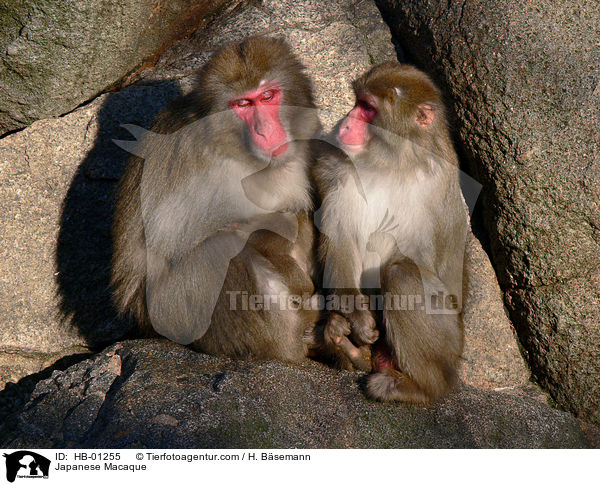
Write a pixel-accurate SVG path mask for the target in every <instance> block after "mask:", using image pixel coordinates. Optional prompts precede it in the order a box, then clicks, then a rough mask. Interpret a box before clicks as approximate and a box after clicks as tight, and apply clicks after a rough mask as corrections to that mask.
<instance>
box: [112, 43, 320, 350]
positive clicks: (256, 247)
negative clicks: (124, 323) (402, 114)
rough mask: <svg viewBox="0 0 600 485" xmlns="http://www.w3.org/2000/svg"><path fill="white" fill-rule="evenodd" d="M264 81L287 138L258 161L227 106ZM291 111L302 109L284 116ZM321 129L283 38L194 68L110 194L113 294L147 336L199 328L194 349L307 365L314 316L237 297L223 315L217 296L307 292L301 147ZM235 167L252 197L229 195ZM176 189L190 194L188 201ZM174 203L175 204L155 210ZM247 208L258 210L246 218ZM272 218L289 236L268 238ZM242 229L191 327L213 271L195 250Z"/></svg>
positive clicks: (309, 229)
mask: <svg viewBox="0 0 600 485" xmlns="http://www.w3.org/2000/svg"><path fill="white" fill-rule="evenodd" d="M264 80H267V81H269V82H274V83H276V85H277V86H279V87H280V88H281V92H282V96H283V98H282V102H281V113H280V116H281V123H282V125H283V129H284V130H285V132H286V133H287V136H288V137H289V140H290V143H289V148H288V149H287V152H285V154H284V155H283V156H281V157H279V159H277V160H270V159H268V158H265V157H261V156H260V154H257V151H256V147H254V146H252V142H251V141H249V137H248V130H249V129H252V127H249V126H246V124H245V122H244V121H242V120H241V119H240V118H239V117H237V116H236V115H235V113H232V111H233V110H232V109H231V108H230V106H231V103H232V100H235V99H236V97H239V96H244V93H251V92H253V90H256V89H257V88H258V87H259V85H261V86H262V84H260V83H261V81H264ZM290 106H291V107H297V108H301V109H300V110H299V111H293V112H292V113H293V114H289V113H288V112H287V111H286V108H287V107H290ZM302 108H304V109H302ZM319 129H320V124H319V121H318V117H317V115H316V111H315V105H314V102H313V96H312V88H311V82H310V79H309V78H308V77H307V76H306V75H305V74H304V67H303V66H302V65H301V64H300V62H299V61H298V60H297V59H296V57H295V56H294V55H293V53H292V52H291V49H290V48H289V46H288V45H287V44H286V43H285V42H284V41H282V40H279V39H272V38H266V37H253V38H249V39H247V40H245V41H244V42H241V43H234V44H230V45H227V46H225V47H224V48H222V49H221V50H220V51H219V52H217V53H216V54H215V55H214V56H213V57H212V59H211V60H210V61H209V62H208V63H207V64H206V65H205V66H204V67H203V68H202V69H201V70H200V71H199V73H198V76H197V86H196V88H195V89H194V90H193V91H192V92H191V93H190V94H188V95H186V96H184V97H182V98H180V99H179V100H177V101H176V102H175V103H174V104H173V105H172V106H171V107H170V108H169V109H167V110H166V112H164V113H163V114H162V115H161V116H160V117H159V120H158V122H157V124H156V126H155V128H153V131H154V132H156V133H161V134H165V135H168V136H162V137H161V136H150V137H148V139H146V140H145V141H144V142H143V143H145V145H146V148H145V153H149V156H147V157H145V158H144V159H142V158H140V157H136V156H134V157H132V158H131V160H130V163H129V166H128V167H127V170H126V173H125V175H124V177H123V179H122V181H121V183H120V186H119V190H118V196H117V202H116V213H115V222H114V231H113V234H114V258H113V268H112V283H113V287H114V299H115V302H116V304H117V306H118V308H119V310H120V311H121V312H122V313H124V314H130V315H131V316H132V317H133V318H134V319H135V320H136V321H137V323H138V326H139V329H140V333H141V334H144V335H155V332H154V327H153V323H157V322H160V323H161V325H172V326H173V327H174V328H181V329H183V330H182V332H183V334H184V335H186V332H187V331H188V330H187V329H194V328H196V326H197V325H204V326H205V327H206V326H207V325H208V330H207V331H206V333H204V335H202V336H201V337H200V338H198V339H195V341H193V342H192V346H193V347H194V348H196V349H197V350H200V351H203V352H207V353H210V354H216V355H225V356H230V357H235V358H259V359H280V360H284V361H299V360H302V359H304V358H305V356H306V354H307V345H306V343H305V341H304V339H305V336H304V334H305V331H306V330H307V329H310V327H311V325H313V324H314V322H315V321H316V320H317V318H318V315H317V314H316V312H314V311H312V310H281V311H280V310H273V311H270V310H254V311H249V310H245V311H244V310H242V309H241V304H240V303H239V302H238V304H237V309H236V310H232V309H231V307H230V297H229V296H228V293H227V292H228V291H238V292H239V291H243V292H247V293H248V294H249V295H253V294H259V295H260V294H264V293H265V292H268V289H269V288H270V287H271V286H274V287H275V288H277V289H279V290H280V291H283V292H288V293H290V294H298V295H303V294H309V295H311V294H312V293H313V292H314V287H313V282H312V279H311V276H312V271H313V267H314V261H313V242H314V229H313V224H312V217H311V216H310V214H311V211H312V194H311V187H310V182H309V177H308V171H309V162H310V150H309V140H310V138H311V137H313V136H314V134H315V132H317V131H318V130H319ZM232 167H233V168H232ZM236 170H238V171H239V172H240V173H242V174H244V173H245V172H244V170H247V171H248V172H249V173H250V176H246V175H244V176H243V177H241V176H240V178H241V179H242V181H243V182H249V185H248V187H249V189H248V190H250V192H249V193H250V196H249V197H255V199H256V200H253V199H252V198H250V200H246V198H244V197H240V196H239V194H237V193H233V192H231V188H230V185H231V183H230V180H231V177H232V176H235V174H236V172H235V171H236ZM190 181H195V182H197V184H196V185H190ZM252 183H256V186H257V190H254V189H253V187H252ZM248 187H246V186H244V190H246V189H247V188H248ZM263 189H264V190H263ZM186 190H188V191H191V192H189V194H191V195H187V198H186V194H188V193H187V192H185V191H186ZM253 190H254V191H253ZM268 191H270V192H269V193H267V194H265V192H268ZM206 194H211V195H210V196H207V195H206ZM173 199H176V200H177V201H179V202H180V203H177V204H176V203H172V204H171V205H172V208H171V209H170V210H168V211H167V210H164V207H165V205H166V204H169V203H170V201H171V200H173ZM205 199H206V200H205ZM263 199H264V200H263ZM198 200H200V201H201V202H198ZM215 201H217V202H219V201H220V202H219V203H217V202H215ZM251 202H252V203H251ZM211 204H212V205H211ZM257 206H258V207H263V206H264V207H266V208H267V209H268V210H265V211H257V212H256V213H253V212H252V210H254V208H255V207H257ZM169 207H170V206H169ZM282 213H287V214H292V217H295V218H296V220H297V222H298V233H297V234H298V237H297V238H296V239H295V240H294V241H291V240H289V239H287V238H285V237H283V236H282V235H280V234H279V233H278V232H277V229H278V227H279V225H280V220H279V217H280V215H281V214H282ZM268 227H274V228H276V230H275V231H270V230H268V229H266V228H268ZM244 231H245V234H246V236H248V235H249V237H247V238H245V239H243V240H244V241H246V242H245V244H242V248H243V249H242V250H241V252H239V254H237V256H235V255H234V257H233V259H231V262H230V264H229V266H228V269H227V273H226V277H225V280H224V284H223V287H222V291H221V293H220V296H219V297H218V300H217V303H216V307H215V309H214V312H213V314H212V318H210V322H197V321H195V318H197V315H199V314H200V313H201V312H200V310H201V309H203V305H205V302H206V301H207V295H206V294H205V291H206V290H205V288H206V287H207V278H210V274H211V273H210V269H211V268H210V263H211V261H206V259H207V258H203V257H202V254H204V253H203V252H202V248H203V245H205V244H207V242H211V241H213V242H214V241H215V240H216V241H217V243H216V244H214V248H216V249H219V248H220V247H221V246H223V247H226V246H227V244H228V243H229V242H231V241H234V242H239V240H240V239H239V238H240V237H241V235H243V234H242V233H244ZM292 232H293V231H292ZM236 238H238V239H236ZM246 239H247V240H246ZM226 268H227V266H226ZM270 285H271V286H270ZM151 315H152V317H151Z"/></svg>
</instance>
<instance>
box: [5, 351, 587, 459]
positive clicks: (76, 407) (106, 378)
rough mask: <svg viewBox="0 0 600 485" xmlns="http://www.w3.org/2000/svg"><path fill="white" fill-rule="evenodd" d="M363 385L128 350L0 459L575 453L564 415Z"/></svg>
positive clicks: (307, 367)
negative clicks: (11, 455) (66, 452)
mask: <svg viewBox="0 0 600 485" xmlns="http://www.w3.org/2000/svg"><path fill="white" fill-rule="evenodd" d="M363 384H364V375H363V374H360V373H350V372H337V371H334V370H332V369H329V368H327V367H324V366H322V365H320V364H316V363H311V362H307V363H306V364H298V365H285V364H282V363H278V362H262V363H259V362H242V361H231V360H227V359H219V358H216V357H211V356H207V355H202V354H198V353H196V352H193V351H190V350H188V349H186V348H184V347H181V346H179V345H177V344H174V343H172V342H167V341H165V340H162V341H159V340H155V341H137V342H131V341H129V342H123V343H119V344H116V345H114V346H112V347H110V348H108V349H106V350H105V351H104V352H102V353H101V354H98V355H96V356H94V357H93V358H91V359H88V360H85V361H82V362H80V363H79V364H76V365H73V366H71V367H70V368H68V369H67V370H66V371H56V372H54V373H53V374H52V376H51V377H50V378H48V379H46V380H44V381H41V382H40V383H39V384H38V385H37V386H36V387H35V389H34V390H33V392H32V393H31V395H30V398H29V402H28V403H27V404H26V405H25V406H24V407H23V408H22V409H20V410H18V412H16V413H14V414H13V415H11V416H9V417H7V418H6V419H4V421H3V423H4V424H3V425H2V424H0V437H1V438H0V448H69V447H84V448H128V447H134V448H145V447H147V448H442V447H454V448H484V447H485V448H488V447H489V448H497V447H502V448H538V447H544V448H582V447H589V446H592V445H593V444H594V443H593V441H591V439H593V437H592V433H591V432H592V431H593V430H589V429H588V431H589V436H590V437H588V436H587V435H586V433H585V432H584V431H583V430H582V427H581V426H580V424H579V423H578V422H577V420H576V419H575V418H573V417H572V416H571V415H570V414H568V413H565V412H561V411H557V410H555V409H552V408H550V407H549V406H547V405H546V404H543V403H540V402H538V401H536V400H533V399H529V398H526V397H522V398H518V397H515V396H510V395H505V394H501V393H497V392H496V393H494V392H485V391H480V390H476V389H474V388H470V387H464V388H462V389H460V390H459V391H458V392H456V393H454V394H452V395H450V396H449V397H447V398H446V399H445V400H444V401H443V402H441V403H439V404H437V405H433V406H427V407H424V406H409V405H404V404H398V403H391V404H383V403H377V402H373V401H368V400H367V399H365V397H364V395H363V393H362V391H361V389H362V387H363Z"/></svg>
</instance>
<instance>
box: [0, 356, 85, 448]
mask: <svg viewBox="0 0 600 485" xmlns="http://www.w3.org/2000/svg"><path fill="white" fill-rule="evenodd" d="M92 355H93V354H91V353H83V354H73V355H68V356H66V357H63V358H62V359H59V360H57V361H56V362H55V363H54V364H52V365H51V366H50V367H46V368H45V369H43V370H41V371H39V372H36V373H35V374H30V375H28V376H26V377H23V378H22V379H21V380H20V381H19V382H16V383H15V382H8V383H7V384H6V387H5V388H4V389H3V390H2V391H0V436H5V435H7V434H8V432H9V431H10V430H11V429H12V426H11V425H12V424H14V423H12V421H11V420H10V419H9V416H10V415H12V414H18V413H20V412H21V411H22V410H23V407H24V406H25V404H27V402H28V401H29V398H30V397H31V394H32V392H33V390H34V389H35V386H36V385H37V383H38V382H40V381H43V380H44V379H48V378H49V377H50V376H51V375H52V373H53V372H54V371H64V370H66V369H67V368H69V367H71V366H72V365H75V364H78V363H79V362H82V361H83V360H85V359H88V358H89V357H90V356H92Z"/></svg>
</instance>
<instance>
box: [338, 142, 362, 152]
mask: <svg viewBox="0 0 600 485" xmlns="http://www.w3.org/2000/svg"><path fill="white" fill-rule="evenodd" d="M340 144H341V145H342V148H344V149H346V150H348V151H351V152H361V151H363V150H364V149H365V147H366V146H367V145H366V144H365V143H360V144H358V145H350V144H347V143H343V142H341V141H340Z"/></svg>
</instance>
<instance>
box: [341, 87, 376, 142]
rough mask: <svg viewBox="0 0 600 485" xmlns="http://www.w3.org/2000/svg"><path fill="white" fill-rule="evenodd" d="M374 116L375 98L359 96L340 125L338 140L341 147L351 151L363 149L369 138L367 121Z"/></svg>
mask: <svg viewBox="0 0 600 485" xmlns="http://www.w3.org/2000/svg"><path fill="white" fill-rule="evenodd" d="M376 116H377V102H376V100H375V98H372V97H365V98H359V100H358V101H357V103H356V106H354V108H353V109H352V111H350V113H348V116H346V118H345V119H344V121H342V124H341V126H340V131H339V133H338V140H339V141H340V143H341V144H342V145H343V147H344V148H346V149H347V150H351V151H361V150H363V149H364V148H365V147H366V146H367V144H368V143H369V140H370V139H371V135H370V133H369V123H371V122H372V121H373V120H374V119H375V117H376Z"/></svg>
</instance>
